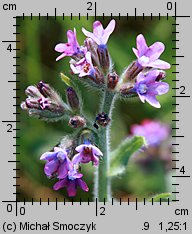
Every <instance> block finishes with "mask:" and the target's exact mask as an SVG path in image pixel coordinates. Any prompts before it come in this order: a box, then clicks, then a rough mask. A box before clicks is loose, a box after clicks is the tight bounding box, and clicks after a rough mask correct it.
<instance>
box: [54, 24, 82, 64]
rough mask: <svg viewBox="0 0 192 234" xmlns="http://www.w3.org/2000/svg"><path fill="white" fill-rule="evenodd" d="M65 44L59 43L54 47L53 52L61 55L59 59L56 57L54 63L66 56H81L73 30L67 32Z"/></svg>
mask: <svg viewBox="0 0 192 234" xmlns="http://www.w3.org/2000/svg"><path fill="white" fill-rule="evenodd" d="M67 38H68V42H67V43H60V44H58V45H56V46H55V50H56V51H57V52H60V53H62V54H61V55H60V56H59V57H57V59H56V61H58V60H60V59H62V58H64V57H66V56H74V55H78V54H81V53H82V52H81V50H80V46H79V43H78V41H77V37H76V30H75V28H74V32H73V31H72V30H68V31H67Z"/></svg>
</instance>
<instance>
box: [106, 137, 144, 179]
mask: <svg viewBox="0 0 192 234" xmlns="http://www.w3.org/2000/svg"><path fill="white" fill-rule="evenodd" d="M143 145H145V139H144V137H140V136H135V137H132V138H127V139H125V140H124V141H123V142H122V143H121V145H120V146H119V147H118V148H117V149H116V150H114V151H113V152H112V153H111V164H110V176H116V175H118V174H122V173H123V172H124V171H125V169H126V167H127V165H128V161H129V159H130V157H131V155H132V154H133V153H135V152H136V151H138V150H139V149H140V148H141V147H142V146H143Z"/></svg>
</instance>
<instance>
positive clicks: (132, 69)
mask: <svg viewBox="0 0 192 234" xmlns="http://www.w3.org/2000/svg"><path fill="white" fill-rule="evenodd" d="M142 70H143V67H142V66H141V65H140V64H139V63H138V62H137V61H134V62H132V64H131V65H130V66H129V67H128V68H127V69H126V70H125V72H124V74H123V82H127V81H132V80H133V79H135V78H136V77H137V75H138V74H139V73H140V72H141V71H142Z"/></svg>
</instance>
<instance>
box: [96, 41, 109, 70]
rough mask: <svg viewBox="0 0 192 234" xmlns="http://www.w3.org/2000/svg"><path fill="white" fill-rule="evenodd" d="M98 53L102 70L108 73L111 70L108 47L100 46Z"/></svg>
mask: <svg viewBox="0 0 192 234" xmlns="http://www.w3.org/2000/svg"><path fill="white" fill-rule="evenodd" d="M97 54H98V57H99V62H100V66H101V68H102V70H103V71H104V72H105V73H106V72H107V71H108V70H109V66H110V58H109V52H108V49H107V47H104V46H99V47H98V49H97Z"/></svg>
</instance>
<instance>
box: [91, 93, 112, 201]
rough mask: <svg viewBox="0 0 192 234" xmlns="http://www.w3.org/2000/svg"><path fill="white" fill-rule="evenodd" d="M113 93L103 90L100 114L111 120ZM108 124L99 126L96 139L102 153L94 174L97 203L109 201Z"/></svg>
mask: <svg viewBox="0 0 192 234" xmlns="http://www.w3.org/2000/svg"><path fill="white" fill-rule="evenodd" d="M114 100H115V98H114V93H112V92H110V91H109V90H105V93H104V96H103V102H102V103H101V108H100V112H104V113H106V114H108V115H109V118H110V119H111V115H112V108H113V103H114ZM109 132H110V124H109V125H107V126H106V127H102V126H100V129H99V132H98V137H99V148H100V149H101V151H102V153H103V157H102V160H101V161H100V164H99V167H98V169H97V173H96V185H95V196H96V197H97V198H98V200H99V201H104V199H105V201H109V200H110V198H111V181H110V177H109V170H110V139H109V138H110V135H109Z"/></svg>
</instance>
